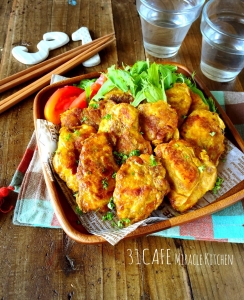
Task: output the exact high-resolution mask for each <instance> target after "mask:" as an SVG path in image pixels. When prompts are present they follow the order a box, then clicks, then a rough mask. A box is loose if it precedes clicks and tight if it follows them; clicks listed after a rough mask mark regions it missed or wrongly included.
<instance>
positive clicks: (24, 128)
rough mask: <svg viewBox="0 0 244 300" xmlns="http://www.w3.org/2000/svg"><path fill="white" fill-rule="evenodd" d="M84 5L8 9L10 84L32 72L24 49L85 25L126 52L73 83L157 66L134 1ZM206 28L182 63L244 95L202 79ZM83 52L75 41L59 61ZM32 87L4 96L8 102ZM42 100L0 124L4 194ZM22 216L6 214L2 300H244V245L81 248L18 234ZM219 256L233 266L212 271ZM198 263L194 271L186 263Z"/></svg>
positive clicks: (56, 237) (83, 1) (52, 232)
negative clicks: (16, 54)
mask: <svg viewBox="0 0 244 300" xmlns="http://www.w3.org/2000/svg"><path fill="white" fill-rule="evenodd" d="M76 2H77V4H76V5H74V6H72V5H69V4H68V1H66V0H2V1H1V3H0V26H1V35H0V57H1V65H0V78H1V79H2V78H5V77H7V76H10V75H12V74H15V73H16V72H19V71H21V70H24V69H25V68H27V66H25V65H23V64H21V63H19V62H18V61H17V60H15V59H14V58H13V56H12V55H11V49H12V48H13V47H14V46H16V45H28V49H29V51H30V52H31V51H33V52H35V51H37V49H36V45H37V43H38V42H39V41H40V40H41V39H42V35H43V34H44V33H46V32H49V31H62V32H65V33H67V34H68V35H69V36H71V34H72V33H73V32H74V31H76V30H77V29H78V28H80V27H81V26H86V27H88V28H89V30H90V32H91V35H92V37H93V38H94V39H95V38H98V37H100V36H103V35H105V34H108V33H111V32H112V31H114V32H115V36H116V43H115V44H113V45H112V46H110V47H109V48H107V49H105V50H103V51H101V52H100V56H101V61H102V62H101V64H100V65H99V66H97V67H94V68H84V67H83V66H78V67H76V68H75V69H73V70H72V71H69V72H68V73H67V74H66V76H68V77H71V76H75V75H80V74H83V73H88V72H93V71H99V70H101V69H105V68H106V67H108V66H110V65H111V64H116V63H118V64H122V63H126V64H133V63H134V62H135V61H136V60H139V59H145V58H146V57H149V56H147V55H146V54H145V52H144V49H143V44H142V35H141V25H140V19H139V16H138V14H137V12H136V6H135V1H134V0H127V1H121V0H101V1H100V0H99V1H98V0H77V1H76ZM199 22H200V20H197V21H196V22H195V23H194V24H193V26H192V28H191V29H190V31H189V33H188V35H187V37H186V39H185V41H184V43H183V45H182V47H181V49H180V51H179V53H178V54H177V56H176V57H175V58H174V61H176V62H179V63H181V64H184V65H187V66H188V68H189V69H192V70H193V71H196V72H197V74H198V76H199V77H200V78H201V79H202V80H203V81H204V82H205V83H206V84H207V86H208V88H209V89H210V90H226V91H244V72H243V71H242V72H241V74H240V75H239V76H238V78H237V79H236V80H235V81H233V82H230V83H216V82H213V81H210V80H207V79H206V78H205V77H204V76H203V75H202V73H201V71H200V68H199V62H200V50H201V35H200V31H199ZM79 44H80V42H72V41H71V42H69V43H68V44H67V45H65V46H63V47H61V48H59V49H56V50H53V51H51V52H50V55H49V57H54V56H55V55H58V54H60V53H63V52H64V51H67V50H70V49H72V48H74V47H76V46H77V45H79ZM149 59H150V60H155V59H154V58H152V57H149ZM155 61H157V60H155ZM158 61H159V60H158ZM24 86H25V84H23V85H20V86H19V87H16V88H14V89H12V90H10V91H8V92H4V93H2V94H1V95H0V99H1V100H2V99H5V98H6V97H7V96H9V95H10V94H12V93H14V92H16V91H17V90H18V89H20V88H21V87H24ZM33 97H34V96H29V97H28V98H27V99H25V100H24V101H22V102H21V103H19V104H17V105H15V106H14V107H13V108H11V109H10V110H7V111H6V112H4V113H3V114H1V115H0V186H8V185H9V183H10V181H11V178H12V176H13V174H14V171H15V170H16V168H17V166H18V164H19V162H20V160H21V158H22V156H23V153H24V151H25V149H26V146H27V144H28V142H29V140H30V138H31V135H32V133H33V130H34V124H33V116H32V114H33ZM8 200H9V201H12V202H13V203H14V201H15V199H12V198H11V197H10V198H9V199H8ZM12 217H13V212H10V213H9V214H1V215H0V238H1V243H0V265H1V271H0V274H1V275H0V299H4V300H12V299H13V300H18V299H21V300H23V299H31V300H32V299H44V300H46V299H70V300H71V299H72V300H76V299H84V300H90V299H91V300H93V299H94V300H98V299H108V300H111V299H121V300H124V299H129V300H130V299H141V300H142V299H143V300H149V299H152V300H157V299H160V300H161V299H174V300H175V299H180V300H181V299H184V300H185V299H197V300H202V299H206V300H207V299H221V300H222V299H240V300H241V299H243V295H244V275H243V269H244V246H243V244H232V243H220V242H219V243H218V242H204V241H192V240H179V239H170V238H160V237H153V236H149V237H143V238H137V239H128V240H124V241H121V242H120V243H119V244H117V245H116V246H115V247H113V246H111V245H109V244H106V243H105V244H102V245H80V244H78V243H76V242H74V241H72V240H71V239H69V238H68V237H67V236H66V235H65V233H64V232H63V231H62V230H61V229H43V228H32V227H21V226H15V225H13V224H12ZM201 255H202V256H205V255H208V256H207V258H206V259H208V261H206V263H202V264H201V263H200V261H197V258H199V257H200V256H201ZM214 255H215V256H216V255H228V258H229V260H230V261H229V264H227V265H223V264H217V263H216V264H211V263H210V261H209V259H211V257H212V259H213V257H214ZM194 256H195V263H194V264H186V263H182V264H181V263H180V262H181V261H182V260H181V259H183V258H184V259H187V257H188V259H189V258H190V257H191V258H192V259H193V257H194Z"/></svg>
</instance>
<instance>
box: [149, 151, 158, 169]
mask: <svg viewBox="0 0 244 300" xmlns="http://www.w3.org/2000/svg"><path fill="white" fill-rule="evenodd" d="M157 164H158V163H157V161H156V159H155V157H154V156H153V155H152V154H151V155H150V166H152V167H155V166H157Z"/></svg>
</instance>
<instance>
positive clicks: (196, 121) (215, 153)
mask: <svg viewBox="0 0 244 300" xmlns="http://www.w3.org/2000/svg"><path fill="white" fill-rule="evenodd" d="M224 129H225V124H224V122H223V121H222V120H221V119H220V117H219V115H218V114H217V113H214V112H210V111H208V110H204V109H197V110H194V111H193V112H192V113H191V114H190V115H189V116H188V117H187V119H186V120H185V122H184V124H183V125H182V127H181V129H180V135H181V136H182V138H183V139H184V140H186V141H188V142H190V143H191V144H193V145H194V146H198V147H200V148H201V149H205V150H206V151H207V153H208V155H209V158H210V160H211V161H212V162H213V163H214V164H215V165H218V161H219V157H220V155H221V154H222V153H223V152H224V149H225V147H224Z"/></svg>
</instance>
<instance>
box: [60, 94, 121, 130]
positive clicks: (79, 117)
mask: <svg viewBox="0 0 244 300" xmlns="http://www.w3.org/2000/svg"><path fill="white" fill-rule="evenodd" d="M114 105H115V102H113V101H112V100H101V101H99V102H96V101H92V102H91V103H90V106H88V107H86V108H82V109H81V108H72V109H69V110H67V111H65V112H64V113H62V114H61V116H60V119H61V126H65V127H67V128H70V129H73V128H75V127H77V126H80V125H81V124H86V125H90V126H93V127H94V128H95V129H96V130H97V129H98V126H99V124H100V122H101V119H102V118H103V116H104V115H106V114H107V110H108V109H109V108H110V107H112V106H114Z"/></svg>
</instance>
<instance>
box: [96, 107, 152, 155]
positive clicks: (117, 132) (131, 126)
mask: <svg viewBox="0 0 244 300" xmlns="http://www.w3.org/2000/svg"><path fill="white" fill-rule="evenodd" d="M98 132H108V133H109V135H110V136H112V137H113V138H114V139H115V149H114V150H115V151H117V152H119V153H124V154H127V155H129V154H130V152H131V151H133V150H139V151H140V153H152V147H151V144H150V142H149V141H147V140H145V139H144V138H143V135H142V133H141V128H140V124H139V111H138V110H137V109H136V108H135V107H134V106H132V105H130V104H128V103H119V104H116V105H115V106H113V107H112V108H111V109H110V110H108V114H107V116H104V118H102V120H101V123H100V125H99V129H98Z"/></svg>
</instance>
